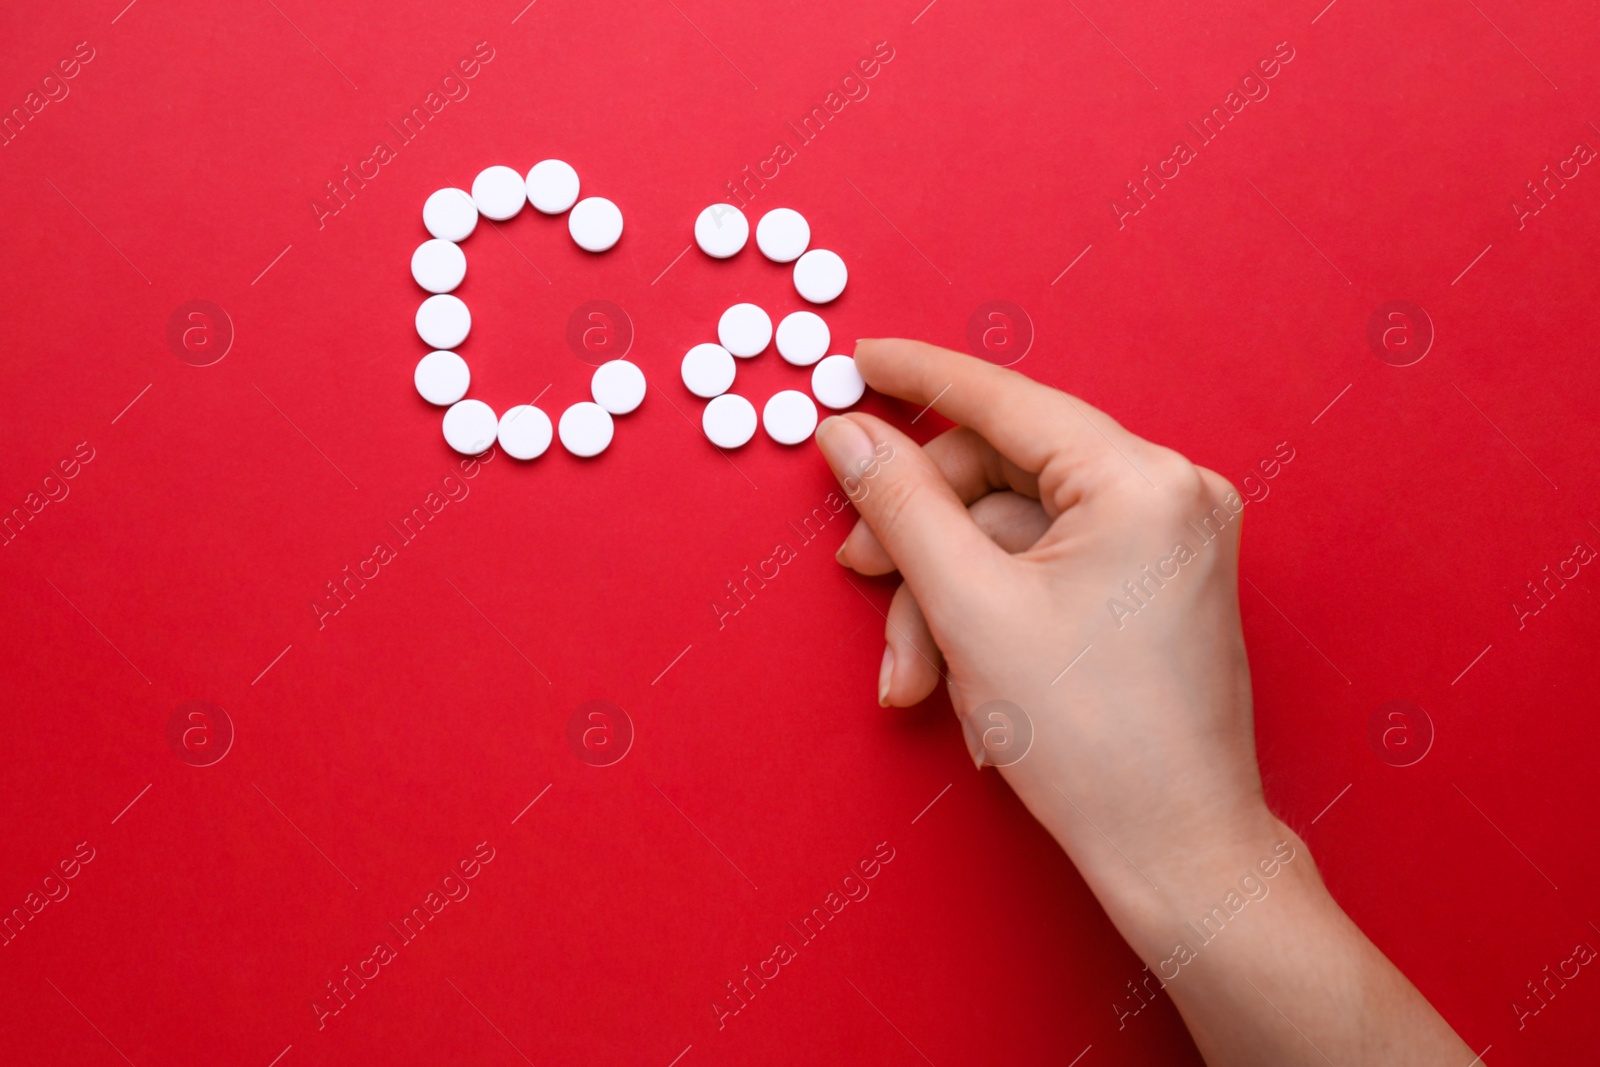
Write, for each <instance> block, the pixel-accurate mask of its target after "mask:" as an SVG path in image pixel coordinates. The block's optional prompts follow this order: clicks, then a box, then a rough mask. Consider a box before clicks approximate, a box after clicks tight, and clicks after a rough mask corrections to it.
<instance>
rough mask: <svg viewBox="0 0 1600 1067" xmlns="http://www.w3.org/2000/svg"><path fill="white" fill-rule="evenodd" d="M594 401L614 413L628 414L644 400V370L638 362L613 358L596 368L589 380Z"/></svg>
mask: <svg viewBox="0 0 1600 1067" xmlns="http://www.w3.org/2000/svg"><path fill="white" fill-rule="evenodd" d="M589 391H590V392H591V393H593V394H594V402H595V403H596V404H599V405H600V406H601V407H603V408H605V409H606V410H607V411H609V412H610V413H611V414H613V415H626V414H627V413H628V412H630V411H632V410H633V409H634V408H636V407H638V406H639V405H640V404H642V403H643V402H644V371H642V370H640V369H639V367H638V364H635V363H629V362H628V361H627V360H625V359H613V360H611V361H610V362H608V363H602V364H600V366H598V367H596V368H595V371H594V377H593V378H591V379H590V380H589Z"/></svg>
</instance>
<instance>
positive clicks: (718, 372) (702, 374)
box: [682, 343, 734, 400]
mask: <svg viewBox="0 0 1600 1067" xmlns="http://www.w3.org/2000/svg"><path fill="white" fill-rule="evenodd" d="M682 369H683V384H684V385H686V386H687V387H688V388H689V392H691V393H693V394H694V395H695V396H698V397H704V398H705V399H707V400H709V399H710V398H711V397H714V396H721V395H722V394H723V393H726V392H727V391H728V387H729V386H731V385H733V374H734V366H733V356H731V355H729V354H728V350H727V349H726V348H723V347H722V346H721V345H714V344H710V343H707V344H703V345H695V346H694V347H693V348H691V349H689V352H688V354H687V355H685V356H684V357H683V368H682Z"/></svg>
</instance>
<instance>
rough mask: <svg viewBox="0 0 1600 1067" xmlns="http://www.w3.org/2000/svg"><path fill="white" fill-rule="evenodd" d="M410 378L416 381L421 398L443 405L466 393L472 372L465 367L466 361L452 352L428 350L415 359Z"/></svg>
mask: <svg viewBox="0 0 1600 1067" xmlns="http://www.w3.org/2000/svg"><path fill="white" fill-rule="evenodd" d="M411 380H412V381H414V382H416V383H417V392H419V393H421V394H422V399H424V400H426V401H427V402H428V403H430V404H438V405H440V406H444V405H446V404H454V403H455V402H456V401H457V400H460V399H461V398H462V397H464V396H466V395H467V386H469V385H471V384H472V372H471V371H470V370H468V369H467V361H466V360H464V359H462V358H461V357H460V356H458V355H456V354H455V353H454V352H429V353H428V354H427V355H425V356H423V357H422V358H421V359H420V360H418V361H417V371H416V373H415V374H413V375H412V376H411Z"/></svg>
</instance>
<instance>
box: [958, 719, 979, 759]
mask: <svg viewBox="0 0 1600 1067" xmlns="http://www.w3.org/2000/svg"><path fill="white" fill-rule="evenodd" d="M957 718H959V719H960V720H961V736H962V737H963V738H964V739H965V740H966V742H967V755H969V756H971V757H972V765H973V766H974V767H976V768H977V769H978V770H980V771H981V770H983V738H981V737H979V736H978V731H977V728H976V727H974V726H973V725H972V721H971V720H970V719H968V718H967V717H966V716H965V715H960V714H958V715H957Z"/></svg>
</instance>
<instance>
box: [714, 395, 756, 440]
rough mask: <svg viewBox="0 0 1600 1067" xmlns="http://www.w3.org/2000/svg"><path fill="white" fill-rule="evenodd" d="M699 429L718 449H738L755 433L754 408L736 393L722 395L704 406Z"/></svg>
mask: <svg viewBox="0 0 1600 1067" xmlns="http://www.w3.org/2000/svg"><path fill="white" fill-rule="evenodd" d="M700 428H701V429H703V430H705V432H706V436H707V437H709V438H710V439H711V443H712V444H714V445H716V446H717V447H718V448H738V447H740V446H741V445H744V444H745V443H747V442H748V441H749V440H750V438H752V437H754V436H755V433H756V407H755V405H754V404H752V403H750V401H748V400H746V399H745V398H744V397H742V396H740V395H739V394H738V393H723V394H722V395H721V396H719V397H717V398H715V399H714V400H712V401H711V403H709V404H707V405H706V410H705V411H704V412H703V413H701V415H700Z"/></svg>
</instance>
